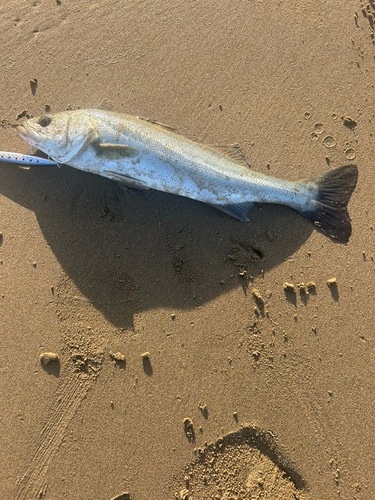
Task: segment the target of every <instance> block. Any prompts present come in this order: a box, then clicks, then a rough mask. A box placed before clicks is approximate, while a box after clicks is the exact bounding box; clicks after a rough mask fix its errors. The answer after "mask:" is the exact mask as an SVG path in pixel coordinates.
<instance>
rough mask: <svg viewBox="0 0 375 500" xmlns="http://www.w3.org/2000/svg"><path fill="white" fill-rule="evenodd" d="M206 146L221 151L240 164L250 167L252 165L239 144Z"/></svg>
mask: <svg viewBox="0 0 375 500" xmlns="http://www.w3.org/2000/svg"><path fill="white" fill-rule="evenodd" d="M206 147H207V148H209V149H212V150H213V151H216V152H217V153H220V154H221V155H223V156H226V157H227V158H230V159H231V160H233V161H235V162H236V163H238V164H240V165H243V166H244V167H247V168H250V165H249V164H248V162H247V160H246V157H245V155H244V152H243V151H242V149H241V147H240V145H239V144H229V145H227V146H212V145H209V146H206Z"/></svg>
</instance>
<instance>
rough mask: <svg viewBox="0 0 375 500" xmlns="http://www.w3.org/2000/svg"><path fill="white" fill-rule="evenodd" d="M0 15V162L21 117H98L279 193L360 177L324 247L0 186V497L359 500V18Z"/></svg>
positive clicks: (211, 8)
mask: <svg viewBox="0 0 375 500" xmlns="http://www.w3.org/2000/svg"><path fill="white" fill-rule="evenodd" d="M0 15H1V17H0V22H1V29H0V42H1V45H0V46H1V56H0V58H1V73H0V95H1V100H0V122H1V123H0V124H1V127H0V139H1V146H0V147H1V149H2V150H5V151H7V150H8V151H19V152H23V153H27V152H28V151H29V150H28V148H27V146H26V145H25V144H24V142H23V141H22V140H21V139H19V138H18V137H17V135H16V132H15V130H14V126H15V125H16V124H18V123H20V122H21V121H22V119H20V118H19V115H20V114H21V115H22V114H24V115H25V114H28V115H33V116H38V115H40V114H42V113H43V112H44V109H45V106H48V107H49V108H50V109H51V110H52V111H53V112H54V111H62V110H65V109H68V108H69V109H75V108H78V107H80V108H88V107H105V108H109V109H113V110H114V111H117V112H126V113H129V114H134V115H139V116H145V117H150V118H153V119H155V120H158V121H160V122H163V123H167V124H169V125H171V126H173V127H175V128H177V129H178V130H179V131H180V132H182V133H183V134H185V135H187V136H188V137H190V138H192V139H194V140H197V141H199V142H203V143H207V144H229V143H234V142H238V143H240V144H241V146H242V148H243V149H244V151H245V153H246V156H247V158H248V160H249V162H250V164H251V166H252V168H253V169H254V170H256V171H260V172H264V173H270V174H271V175H274V176H278V177H285V178H288V179H299V178H304V177H312V176H315V175H318V174H319V173H322V172H323V171H325V170H326V169H328V168H329V167H336V166H339V165H342V164H345V163H348V162H350V161H351V162H352V161H353V158H354V156H355V159H354V162H356V163H357V164H358V167H359V182H358V187H357V189H356V191H355V193H354V195H353V197H352V199H351V202H350V206H349V211H350V214H351V217H352V223H353V235H352V237H351V239H350V241H349V244H348V245H341V244H336V243H334V242H333V241H331V240H330V239H329V238H327V237H326V236H325V235H324V234H322V233H321V232H319V231H317V230H315V229H314V227H313V225H312V224H311V223H310V222H308V221H307V220H305V219H304V218H303V217H302V216H300V215H299V214H297V213H296V212H294V211H293V210H291V209H288V208H285V207H278V206H261V205H258V206H256V207H254V208H253V209H252V211H251V212H250V213H249V217H250V220H251V222H250V223H247V224H244V223H240V222H237V221H236V220H233V219H232V218H230V217H229V216H226V215H224V214H222V213H220V212H218V211H216V210H215V209H213V208H211V207H208V206H205V205H203V204H200V203H198V202H193V201H190V200H186V199H182V198H178V197H175V196H172V195H167V194H163V193H158V192H140V191H136V190H132V189H128V190H126V191H124V190H122V189H121V188H120V187H119V186H118V185H117V184H115V183H114V182H111V181H109V180H107V179H104V178H100V177H95V176H93V175H89V174H85V173H83V172H79V171H75V170H73V169H71V168H69V167H65V166H63V167H62V168H60V169H58V168H30V169H28V170H27V169H21V168H18V167H17V166H14V165H10V164H1V165H0V194H1V197H0V214H1V216H0V231H1V232H2V239H1V247H0V307H1V324H2V327H1V349H0V370H1V389H0V390H1V410H0V416H1V446H0V450H1V451H0V464H1V467H0V470H1V473H0V474H1V478H0V492H1V494H0V497H1V498H2V499H5V500H8V499H18V500H36V499H39V500H41V499H45V500H52V499H53V500H60V499H71V500H88V499H90V500H91V499H92V500H110V499H111V498H118V499H121V500H125V499H126V498H131V499H133V500H146V499H147V500H149V499H158V500H163V499H168V498H171V499H172V498H174V496H175V494H176V495H177V498H181V499H182V498H185V499H187V498H189V499H195V500H200V499H206V498H207V499H208V498H216V499H220V498H222V499H228V500H229V499H243V498H246V499H250V498H252V499H261V498H262V499H275V498H277V499H292V498H294V499H295V498H300V499H307V498H308V499H310V500H318V499H319V500H328V499H333V498H340V499H342V500H344V499H345V500H347V499H360V500H366V499H369V500H370V499H372V498H375V479H374V460H375V451H374V450H375V449H374V433H375V425H374V401H375V383H374V381H375V376H374V343H375V335H374V334H375V331H374V330H375V328H374V306H373V301H374V255H375V249H374V231H373V227H374V223H375V222H374V208H375V207H374V190H375V174H374V137H373V133H374V70H375V62H374V56H375V46H374V30H373V19H374V18H373V16H374V15H375V4H374V3H373V2H371V1H370V2H367V0H363V1H360V0H348V1H346V2H342V1H338V0H335V1H334V0H325V1H320V2H316V1H315V0H307V1H289V0H280V1H278V2H277V1H274V0H263V1H262V0H259V1H245V0H234V1H233V0H232V1H229V0H222V1H220V2H217V1H213V0H207V1H202V0H201V1H194V0H193V1H189V2H187V1H177V0H169V1H166V0H163V1H155V0H153V1H151V0H145V1H115V0H106V1H98V2H94V1H89V0H74V1H73V0H70V1H69V0H57V1H55V0H35V1H31V0H28V1H23V0H13V1H8V2H5V1H3V2H1V4H0ZM23 112H24V113H23ZM343 115H346V116H349V117H351V118H353V119H354V120H355V121H356V126H354V127H348V126H346V125H350V124H348V123H346V125H345V123H344V121H343V120H342V119H341V116H343ZM349 160H350V161H349ZM332 278H335V279H336V283H333V284H332V283H330V284H328V283H327V280H329V279H332ZM286 282H287V283H291V284H293V286H294V287H295V292H294V291H293V290H284V288H283V284H284V283H286ZM308 282H313V283H314V284H315V289H314V287H310V288H309V289H308V292H309V293H308V294H307V293H306V289H305V288H303V287H302V288H301V289H300V288H298V284H299V283H305V284H306V283H308ZM146 352H147V353H148V354H147V355H145V353H146ZM43 353H55V354H57V355H58V356H59V360H51V361H50V362H49V363H48V364H46V362H47V361H48V356H47V357H46V356H45V357H44V358H43V359H42V360H41V359H40V355H41V354H43ZM142 355H143V356H142ZM125 492H128V495H126V494H125Z"/></svg>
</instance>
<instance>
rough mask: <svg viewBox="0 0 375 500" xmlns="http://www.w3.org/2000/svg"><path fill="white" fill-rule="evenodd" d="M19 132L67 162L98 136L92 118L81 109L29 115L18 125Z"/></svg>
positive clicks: (59, 160)
mask: <svg viewBox="0 0 375 500" xmlns="http://www.w3.org/2000/svg"><path fill="white" fill-rule="evenodd" d="M17 132H18V135H19V136H20V137H22V138H23V139H24V140H25V141H26V142H28V143H29V144H30V145H31V146H34V147H36V148H38V149H40V150H41V151H43V152H44V153H46V154H47V155H48V156H49V157H51V158H52V159H53V160H55V161H57V162H59V163H68V162H69V161H70V160H71V159H72V158H74V157H75V156H77V155H78V154H80V153H82V152H83V151H84V150H85V149H86V148H87V146H88V145H89V144H90V143H91V142H93V141H95V140H97V139H98V138H99V133H98V131H97V127H96V125H95V122H94V121H93V119H92V118H91V117H90V116H88V115H87V114H85V113H83V112H80V111H79V110H78V111H66V112H62V113H49V114H45V115H42V116H39V117H38V118H30V119H29V120H27V121H25V122H24V123H23V124H22V125H19V126H18V127H17Z"/></svg>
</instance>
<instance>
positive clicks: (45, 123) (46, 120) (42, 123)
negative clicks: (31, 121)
mask: <svg viewBox="0 0 375 500" xmlns="http://www.w3.org/2000/svg"><path fill="white" fill-rule="evenodd" d="M50 123H51V117H50V116H47V115H43V116H41V117H40V118H39V125H40V126H41V127H47V126H48V125H49V124H50Z"/></svg>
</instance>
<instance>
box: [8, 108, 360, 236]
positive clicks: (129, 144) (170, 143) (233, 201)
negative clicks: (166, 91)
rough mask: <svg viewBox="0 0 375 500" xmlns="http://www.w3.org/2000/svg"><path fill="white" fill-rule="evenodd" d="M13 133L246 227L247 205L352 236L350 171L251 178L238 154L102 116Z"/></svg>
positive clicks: (36, 122)
mask: <svg viewBox="0 0 375 500" xmlns="http://www.w3.org/2000/svg"><path fill="white" fill-rule="evenodd" d="M18 133H19V134H20V135H21V137H23V138H24V139H25V140H26V141H27V142H29V143H30V144H31V145H32V146H36V147H38V148H39V149H40V150H42V151H44V152H45V153H46V154H48V155H49V157H50V158H52V159H53V160H54V161H56V162H58V163H66V164H67V165H70V166H71V167H74V168H77V169H80V170H84V171H88V172H92V173H95V174H99V175H102V176H104V177H108V178H110V179H113V180H116V181H119V182H122V183H124V184H127V185H129V186H133V187H138V188H144V189H156V190H159V191H165V192H168V193H172V194H177V195H180V196H184V197H188V198H192V199H195V200H199V201H202V202H205V203H208V204H210V205H214V206H216V207H217V208H219V209H220V210H223V211H224V212H226V213H229V214H230V215H232V216H234V217H236V218H238V219H240V220H245V221H246V220H248V219H247V212H248V210H249V208H250V207H251V205H252V203H253V202H262V203H277V204H282V205H287V206H289V207H292V208H294V209H296V210H298V211H299V212H300V213H302V214H303V215H305V216H306V217H307V218H309V219H310V220H312V221H313V222H314V223H315V224H316V225H317V226H319V227H321V229H323V230H324V231H325V232H327V233H328V234H329V235H330V236H331V237H333V238H336V239H338V240H340V241H347V240H348V239H349V236H350V234H351V224H350V219H349V215H348V212H347V203H348V201H349V199H350V196H351V193H352V192H353V190H354V188H355V185H356V182H357V172H358V171H357V167H356V166H355V165H346V166H343V167H339V168H336V169H333V170H330V171H328V172H325V173H324V174H322V175H321V176H319V177H318V178H317V179H312V180H302V181H288V180H281V179H277V178H274V177H271V176H268V175H264V174H261V173H258V172H254V171H252V170H250V168H249V167H248V166H247V165H246V162H245V160H244V157H243V154H242V152H241V150H240V149H239V147H238V146H228V147H223V146H220V147H215V146H209V145H203V144H199V143H197V142H194V141H192V140H190V139H188V138H186V137H184V136H182V135H180V134H177V133H176V132H175V131H173V130H172V129H170V128H169V127H166V126H163V125H161V124H158V123H156V122H151V121H147V120H144V119H141V118H138V117H133V116H129V115H123V114H118V113H113V112H109V111H102V110H77V111H67V112H62V113H55V114H48V115H43V116H41V117H39V118H35V119H29V120H27V121H26V122H25V123H24V124H23V125H21V126H20V127H18Z"/></svg>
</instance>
